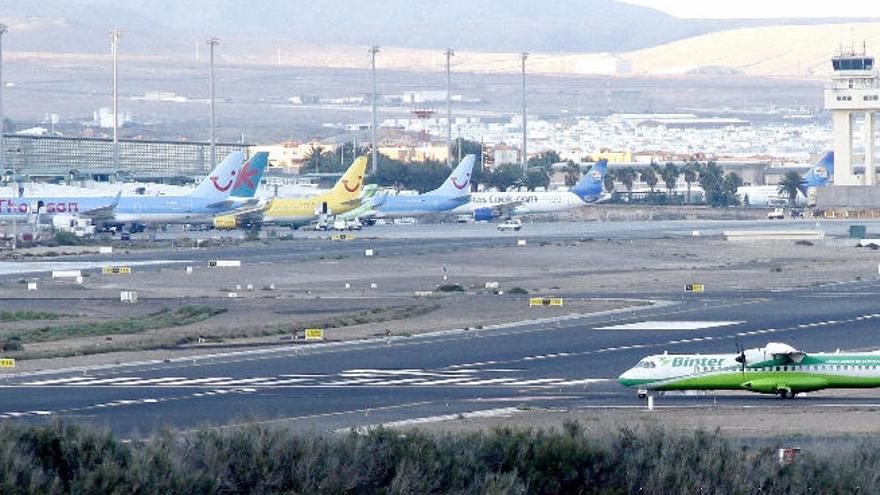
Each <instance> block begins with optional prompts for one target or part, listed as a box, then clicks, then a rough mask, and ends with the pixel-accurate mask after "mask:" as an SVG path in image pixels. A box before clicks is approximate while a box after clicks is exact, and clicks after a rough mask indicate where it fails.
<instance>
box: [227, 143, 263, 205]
mask: <svg viewBox="0 0 880 495" xmlns="http://www.w3.org/2000/svg"><path fill="white" fill-rule="evenodd" d="M268 163H269V152H268V151H258V152H257V153H254V156H252V157H251V158H250V160H248V161H246V162H244V165H242V166H241V169H240V170H239V171H238V173H237V174H236V175H235V183H234V184H233V185H232V192H230V193H229V195H230V196H235V197H238V198H253V197H254V195H256V193H257V187H258V186H259V185H260V179H261V178H262V177H263V172H264V171H265V170H266V166H267V165H268Z"/></svg>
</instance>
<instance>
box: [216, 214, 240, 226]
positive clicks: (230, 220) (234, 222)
mask: <svg viewBox="0 0 880 495" xmlns="http://www.w3.org/2000/svg"><path fill="white" fill-rule="evenodd" d="M214 228H215V229H218V230H232V229H236V228H238V218H236V217H235V215H224V216H220V217H214Z"/></svg>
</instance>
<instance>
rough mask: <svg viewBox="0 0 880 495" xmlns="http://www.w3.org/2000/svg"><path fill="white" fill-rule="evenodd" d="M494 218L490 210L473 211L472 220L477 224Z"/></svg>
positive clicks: (478, 209) (479, 209)
mask: <svg viewBox="0 0 880 495" xmlns="http://www.w3.org/2000/svg"><path fill="white" fill-rule="evenodd" d="M493 218H495V215H494V214H493V213H492V208H477V209H476V210H474V220H475V221H477V222H487V221H489V220H492V219H493Z"/></svg>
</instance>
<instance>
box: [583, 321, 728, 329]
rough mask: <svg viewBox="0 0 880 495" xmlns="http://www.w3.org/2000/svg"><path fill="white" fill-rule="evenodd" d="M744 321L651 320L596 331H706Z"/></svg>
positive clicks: (611, 326)
mask: <svg viewBox="0 0 880 495" xmlns="http://www.w3.org/2000/svg"><path fill="white" fill-rule="evenodd" d="M742 323H745V322H744V321H708V320H690V321H688V320H678V321H676V320H649V321H639V322H635V323H624V324H622V325H610V326H605V327H598V328H596V329H595V330H704V329H706V328H717V327H728V326H731V325H739V324H742Z"/></svg>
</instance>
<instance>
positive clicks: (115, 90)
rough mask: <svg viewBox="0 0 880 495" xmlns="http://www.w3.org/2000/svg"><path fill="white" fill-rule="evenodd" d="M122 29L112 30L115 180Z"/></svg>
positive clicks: (116, 170) (114, 172)
mask: <svg viewBox="0 0 880 495" xmlns="http://www.w3.org/2000/svg"><path fill="white" fill-rule="evenodd" d="M120 36H122V31H120V30H119V29H114V30H112V31H110V55H111V56H112V57H113V180H116V178H117V177H118V176H119V93H118V84H117V83H118V74H119V73H118V71H117V54H118V50H117V46H118V44H119V37H120Z"/></svg>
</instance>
